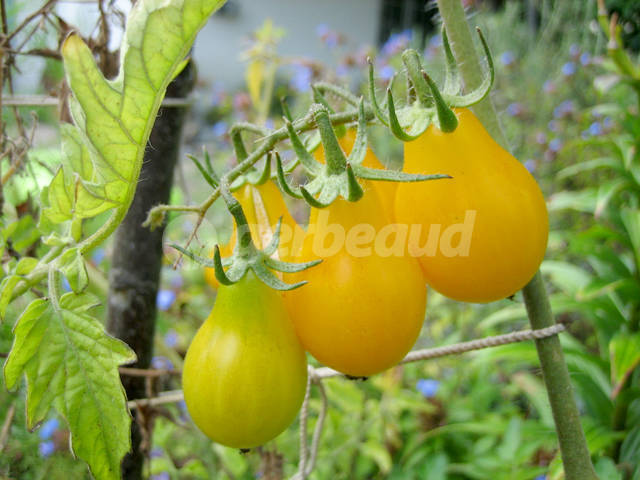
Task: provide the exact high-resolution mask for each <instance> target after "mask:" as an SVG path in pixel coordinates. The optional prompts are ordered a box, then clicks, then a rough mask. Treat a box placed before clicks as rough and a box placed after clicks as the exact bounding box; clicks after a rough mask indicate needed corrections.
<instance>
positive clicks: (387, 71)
mask: <svg viewBox="0 0 640 480" xmlns="http://www.w3.org/2000/svg"><path fill="white" fill-rule="evenodd" d="M395 73H396V71H395V70H394V68H393V67H392V66H391V65H385V66H384V67H382V68H381V69H380V71H379V72H378V75H379V76H380V78H381V79H382V80H385V81H389V80H391V77H393V75H394V74H395Z"/></svg>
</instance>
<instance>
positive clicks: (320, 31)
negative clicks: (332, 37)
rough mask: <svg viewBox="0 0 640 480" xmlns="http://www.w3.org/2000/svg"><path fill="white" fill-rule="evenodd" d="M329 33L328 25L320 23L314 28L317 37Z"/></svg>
mask: <svg viewBox="0 0 640 480" xmlns="http://www.w3.org/2000/svg"><path fill="white" fill-rule="evenodd" d="M330 31H331V30H330V29H329V25H327V24H326V23H320V24H319V25H317V26H316V35H318V36H319V37H322V36H324V35H326V34H327V33H329V32H330Z"/></svg>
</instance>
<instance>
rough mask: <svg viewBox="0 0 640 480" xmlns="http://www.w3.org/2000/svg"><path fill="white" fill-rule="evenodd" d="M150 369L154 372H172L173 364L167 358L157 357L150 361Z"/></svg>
mask: <svg viewBox="0 0 640 480" xmlns="http://www.w3.org/2000/svg"><path fill="white" fill-rule="evenodd" d="M151 368H155V369H156V370H173V363H171V360H169V359H168V358H167V357H163V356H161V355H158V356H157V357H153V358H152V359H151Z"/></svg>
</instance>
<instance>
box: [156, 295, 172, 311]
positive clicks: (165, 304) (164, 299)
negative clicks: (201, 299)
mask: <svg viewBox="0 0 640 480" xmlns="http://www.w3.org/2000/svg"><path fill="white" fill-rule="evenodd" d="M175 301H176V292H174V291H173V290H160V291H159V292H158V296H157V297H156V305H157V306H158V308H159V309H160V310H162V311H163V312H165V311H167V310H169V308H170V307H171V305H173V302H175Z"/></svg>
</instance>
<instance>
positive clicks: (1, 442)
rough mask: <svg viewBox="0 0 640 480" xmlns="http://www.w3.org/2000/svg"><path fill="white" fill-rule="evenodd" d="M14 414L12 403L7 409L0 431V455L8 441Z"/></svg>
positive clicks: (14, 408) (14, 407) (14, 409)
mask: <svg viewBox="0 0 640 480" xmlns="http://www.w3.org/2000/svg"><path fill="white" fill-rule="evenodd" d="M15 413H16V406H15V404H13V403H12V404H11V406H10V407H9V411H8V412H7V416H6V417H5V419H4V423H3V424H2V430H0V453H2V452H3V451H4V448H5V447H6V446H7V442H8V441H9V432H10V431H11V424H12V423H13V417H14V416H15Z"/></svg>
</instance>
